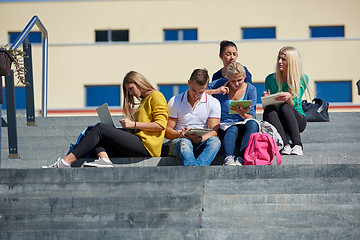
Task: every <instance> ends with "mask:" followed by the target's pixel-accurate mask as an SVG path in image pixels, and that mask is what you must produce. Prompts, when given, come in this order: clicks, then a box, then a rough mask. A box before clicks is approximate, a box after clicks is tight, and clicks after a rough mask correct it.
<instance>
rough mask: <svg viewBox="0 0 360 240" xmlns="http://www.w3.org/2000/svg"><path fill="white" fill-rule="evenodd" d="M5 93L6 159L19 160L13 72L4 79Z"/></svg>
mask: <svg viewBox="0 0 360 240" xmlns="http://www.w3.org/2000/svg"><path fill="white" fill-rule="evenodd" d="M5 92H6V113H7V124H8V142H9V156H8V158H20V156H19V154H18V143H17V127H16V126H17V125H16V108H15V86H14V72H13V71H11V74H10V76H6V77H5Z"/></svg>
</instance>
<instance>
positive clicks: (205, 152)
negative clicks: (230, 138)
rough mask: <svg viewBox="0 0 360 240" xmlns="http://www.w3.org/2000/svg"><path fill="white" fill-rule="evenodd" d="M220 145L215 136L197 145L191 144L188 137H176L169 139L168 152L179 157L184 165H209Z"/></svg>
mask: <svg viewBox="0 0 360 240" xmlns="http://www.w3.org/2000/svg"><path fill="white" fill-rule="evenodd" d="M220 147H221V142H220V139H219V138H218V137H215V136H212V137H209V138H208V139H206V140H205V141H203V142H201V143H200V144H199V145H197V144H193V143H192V142H191V141H190V140H189V139H188V138H176V139H174V140H172V141H171V144H170V154H171V155H175V156H177V157H180V158H181V162H182V163H183V165H184V166H209V165H210V163H211V162H212V161H213V160H214V158H215V156H216V154H217V152H218V151H219V149H220ZM196 156H197V158H196Z"/></svg>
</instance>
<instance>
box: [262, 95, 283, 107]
mask: <svg viewBox="0 0 360 240" xmlns="http://www.w3.org/2000/svg"><path fill="white" fill-rule="evenodd" d="M280 94H282V92H278V93H275V94H270V95H266V96H263V97H261V102H262V105H263V108H264V109H265V107H266V106H268V105H274V106H280V105H281V104H283V103H284V102H285V101H279V100H275V98H277V97H278V96H280Z"/></svg>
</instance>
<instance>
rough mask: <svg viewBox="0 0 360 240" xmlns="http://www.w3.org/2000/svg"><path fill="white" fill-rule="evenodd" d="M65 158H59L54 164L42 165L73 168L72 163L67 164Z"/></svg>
mask: <svg viewBox="0 0 360 240" xmlns="http://www.w3.org/2000/svg"><path fill="white" fill-rule="evenodd" d="M63 160H64V159H63V158H59V159H58V160H57V161H56V162H55V163H54V164H51V165H50V166H42V167H41V168H71V165H70V164H69V166H67V165H65V164H64V163H63Z"/></svg>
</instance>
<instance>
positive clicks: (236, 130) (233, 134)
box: [222, 120, 259, 159]
mask: <svg viewBox="0 0 360 240" xmlns="http://www.w3.org/2000/svg"><path fill="white" fill-rule="evenodd" d="M258 130H259V125H258V124H257V122H256V121H253V120H250V121H247V122H246V123H245V124H238V125H233V126H231V127H229V128H227V129H226V131H225V134H224V138H223V140H222V146H223V149H224V152H225V156H226V157H227V156H238V157H241V158H242V159H243V158H244V152H245V148H246V146H247V145H248V142H249V139H250V135H251V134H252V133H255V132H258ZM241 133H243V135H242V134H241ZM241 136H243V137H242V139H241V145H240V149H239V151H237V152H235V145H236V141H237V140H238V139H239V137H241Z"/></svg>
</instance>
